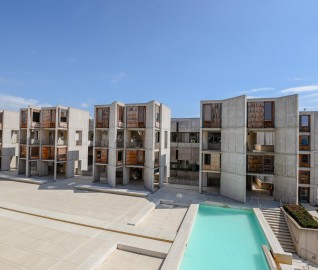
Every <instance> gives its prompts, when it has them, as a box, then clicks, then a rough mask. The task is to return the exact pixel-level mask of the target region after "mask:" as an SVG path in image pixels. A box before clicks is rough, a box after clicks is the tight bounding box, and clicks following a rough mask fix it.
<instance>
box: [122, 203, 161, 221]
mask: <svg viewBox="0 0 318 270" xmlns="http://www.w3.org/2000/svg"><path fill="white" fill-rule="evenodd" d="M159 204H160V201H159V200H155V201H153V202H151V203H149V204H147V205H146V206H145V207H144V208H143V209H141V210H140V211H139V212H138V213H137V214H136V215H135V216H134V217H133V218H132V219H131V220H130V221H128V222H127V224H128V225H131V226H137V225H138V224H139V223H140V222H142V221H143V220H144V219H145V218H146V217H147V216H148V215H149V214H150V213H151V212H152V211H153V210H155V209H156V208H157V207H158V205H159Z"/></svg>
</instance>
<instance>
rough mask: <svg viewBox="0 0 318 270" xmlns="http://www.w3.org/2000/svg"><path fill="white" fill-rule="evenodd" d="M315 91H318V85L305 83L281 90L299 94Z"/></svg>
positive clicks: (284, 92) (285, 92)
mask: <svg viewBox="0 0 318 270" xmlns="http://www.w3.org/2000/svg"><path fill="white" fill-rule="evenodd" d="M313 91H318V85H305V86H298V87H292V88H287V89H284V90H282V91H280V92H281V93H283V94H299V93H305V92H313Z"/></svg>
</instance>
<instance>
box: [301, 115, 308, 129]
mask: <svg viewBox="0 0 318 270" xmlns="http://www.w3.org/2000/svg"><path fill="white" fill-rule="evenodd" d="M300 125H301V126H302V127H308V126H309V116H308V115H301V116H300Z"/></svg>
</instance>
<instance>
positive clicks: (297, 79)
mask: <svg viewBox="0 0 318 270" xmlns="http://www.w3.org/2000/svg"><path fill="white" fill-rule="evenodd" d="M291 80H292V81H305V80H308V78H306V77H294V78H291Z"/></svg>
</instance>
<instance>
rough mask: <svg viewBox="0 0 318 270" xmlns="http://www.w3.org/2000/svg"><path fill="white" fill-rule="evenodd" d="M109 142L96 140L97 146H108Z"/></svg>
mask: <svg viewBox="0 0 318 270" xmlns="http://www.w3.org/2000/svg"><path fill="white" fill-rule="evenodd" d="M108 146H109V142H108V141H96V142H95V147H108Z"/></svg>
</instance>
